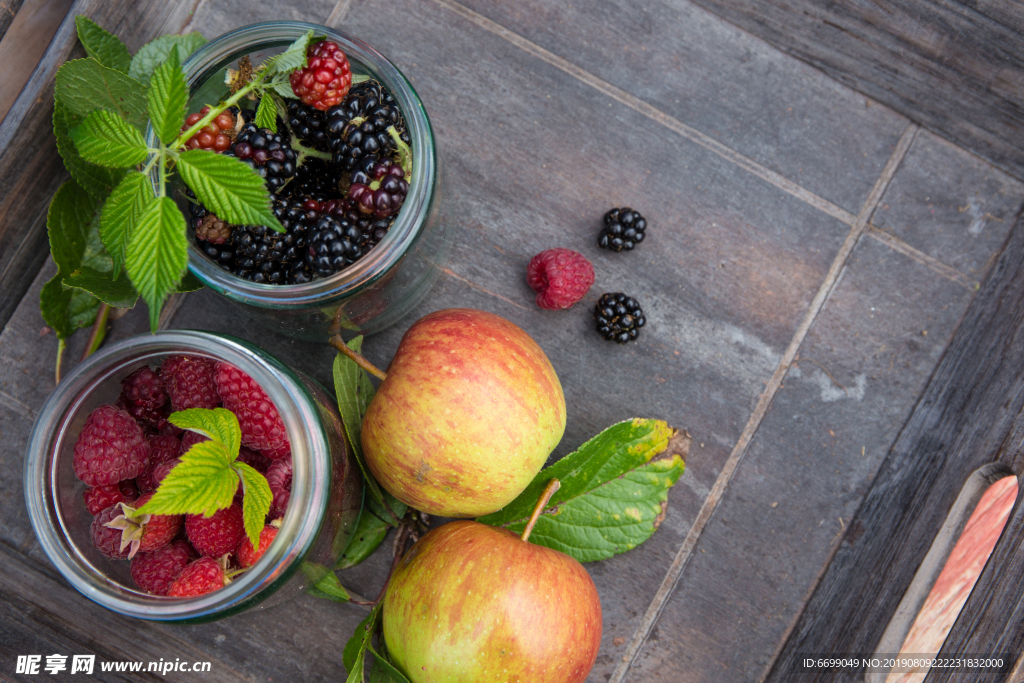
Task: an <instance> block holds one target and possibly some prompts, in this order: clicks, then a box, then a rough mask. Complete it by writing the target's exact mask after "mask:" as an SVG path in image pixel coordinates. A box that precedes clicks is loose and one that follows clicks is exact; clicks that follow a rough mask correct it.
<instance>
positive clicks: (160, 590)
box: [131, 541, 195, 595]
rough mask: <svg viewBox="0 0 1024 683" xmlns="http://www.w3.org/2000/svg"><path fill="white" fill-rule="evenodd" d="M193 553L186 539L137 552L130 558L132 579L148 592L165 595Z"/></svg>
mask: <svg viewBox="0 0 1024 683" xmlns="http://www.w3.org/2000/svg"><path fill="white" fill-rule="evenodd" d="M194 554H195V551H194V550H193V549H192V546H190V545H189V544H188V542H187V541H175V542H173V543H171V544H170V545H165V546H164V547H163V548H160V549H159V550H154V551H153V552H151V553H139V554H138V555H136V556H135V559H133V560H132V567H131V572H132V579H133V580H134V581H135V585H137V586H138V587H139V588H141V589H142V590H144V591H146V592H148V593H152V594H153V595H167V591H168V590H169V589H170V587H171V584H172V583H173V582H174V580H175V579H177V578H178V576H179V575H180V574H181V571H182V570H183V569H184V568H185V566H186V565H187V564H188V563H189V560H191V559H192V556H193V555H194Z"/></svg>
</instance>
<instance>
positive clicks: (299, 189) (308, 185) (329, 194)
mask: <svg viewBox="0 0 1024 683" xmlns="http://www.w3.org/2000/svg"><path fill="white" fill-rule="evenodd" d="M340 185H341V176H340V175H339V174H338V173H337V172H336V171H335V170H333V169H332V168H331V167H330V166H329V165H328V164H327V162H326V161H324V160H323V159H316V158H310V159H306V161H305V162H303V164H302V166H299V170H298V171H297V172H296V174H295V178H294V179H293V180H292V181H291V182H290V183H288V185H287V186H286V187H285V188H284V190H283V191H282V192H281V194H283V195H287V196H289V197H294V198H296V199H301V198H305V197H312V198H313V199H316V200H317V201H326V200H328V199H334V198H337V197H341V195H342V191H341V187H340Z"/></svg>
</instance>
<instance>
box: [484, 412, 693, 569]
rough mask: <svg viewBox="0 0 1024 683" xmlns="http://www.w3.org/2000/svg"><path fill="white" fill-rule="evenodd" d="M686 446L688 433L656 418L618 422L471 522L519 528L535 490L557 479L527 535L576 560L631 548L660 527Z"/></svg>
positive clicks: (603, 556)
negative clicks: (510, 498)
mask: <svg viewBox="0 0 1024 683" xmlns="http://www.w3.org/2000/svg"><path fill="white" fill-rule="evenodd" d="M689 449H690V435H689V434H687V433H686V432H685V431H682V432H677V431H676V430H674V429H672V428H671V427H669V426H668V424H667V423H666V422H664V421H662V420H650V419H644V418H635V419H632V420H627V421H625V422H620V423H618V424H615V425H612V426H611V427H609V428H608V429H605V430H604V431H603V432H601V433H600V434H598V435H597V436H595V437H594V438H592V439H591V440H590V441H587V442H586V443H585V444H583V445H582V446H580V447H579V449H578V450H576V452H574V453H570V454H569V455H567V456H565V457H564V458H562V459H561V460H559V461H558V462H556V463H555V464H554V465H552V466H551V467H548V468H546V469H544V470H542V471H541V473H540V474H538V475H537V477H536V478H535V479H534V480H533V482H532V483H531V484H530V485H529V486H527V487H526V490H525V491H523V492H522V494H520V495H519V497H518V498H516V499H515V500H514V501H512V502H511V503H509V504H508V505H507V506H506V507H505V508H503V509H502V510H499V511H498V512H495V513H493V514H490V515H487V516H485V517H481V518H480V519H478V520H477V521H479V522H483V523H484V524H490V525H492V526H501V527H505V528H507V529H510V530H512V531H514V532H516V533H520V532H521V531H522V530H523V529H524V528H525V526H526V522H527V520H528V519H529V517H530V513H531V512H532V511H533V506H534V505H535V504H536V502H537V499H538V498H539V497H540V494H541V491H543V489H544V487H545V486H546V485H547V483H548V482H549V481H550V480H551V479H558V480H559V481H560V482H561V484H562V485H561V488H559V490H558V491H557V492H556V493H555V495H554V497H552V499H551V503H550V505H549V507H548V508H547V509H546V510H545V511H544V513H543V514H542V515H541V516H540V519H538V520H537V525H536V526H535V527H534V529H533V534H532V535H531V536H530V541H531V542H533V543H537V544H538V545H543V546H547V547H549V548H554V549H555V550H560V551H561V552H563V553H565V554H567V555H571V556H572V557H574V558H576V559H577V560H579V561H580V562H594V561H596V560H603V559H606V558H609V557H611V556H613V555H617V554H619V553H623V552H626V551H627V550H632V549H633V548H635V547H636V546H638V545H640V544H641V543H643V542H644V541H646V540H647V539H648V538H650V537H651V535H652V534H653V533H654V531H655V529H657V528H658V525H659V524H660V523H661V520H662V519H663V518H664V517H663V516H664V509H665V506H666V505H667V502H668V490H669V489H670V488H671V487H672V486H673V485H674V484H675V483H676V482H677V481H678V480H679V477H681V476H682V474H683V470H684V469H685V466H686V465H685V462H684V460H683V459H684V458H685V457H686V455H687V453H688V452H689Z"/></svg>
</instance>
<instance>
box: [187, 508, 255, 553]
mask: <svg viewBox="0 0 1024 683" xmlns="http://www.w3.org/2000/svg"><path fill="white" fill-rule="evenodd" d="M185 533H186V534H188V540H189V541H191V542H192V545H193V546H194V547H195V549H196V550H198V551H199V553H200V554H202V555H206V556H207V557H220V556H221V555H223V554H225V553H230V552H231V551H233V550H234V549H235V548H237V547H238V542H239V541H240V540H241V539H242V536H243V535H244V534H245V525H244V524H243V521H242V508H241V507H240V506H238V505H232V506H231V507H226V508H224V509H223V510H218V511H217V512H215V513H214V514H213V516H212V517H204V516H203V515H186V516H185Z"/></svg>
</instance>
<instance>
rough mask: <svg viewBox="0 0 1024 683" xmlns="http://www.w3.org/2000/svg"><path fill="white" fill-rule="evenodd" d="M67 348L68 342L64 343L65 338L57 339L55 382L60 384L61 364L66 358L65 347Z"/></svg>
mask: <svg viewBox="0 0 1024 683" xmlns="http://www.w3.org/2000/svg"><path fill="white" fill-rule="evenodd" d="M66 348H67V344H65V343H64V340H63V339H58V340H57V367H56V368H55V369H54V374H53V376H54V382H53V383H54V384H60V364H61V361H62V360H64V349H66Z"/></svg>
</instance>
